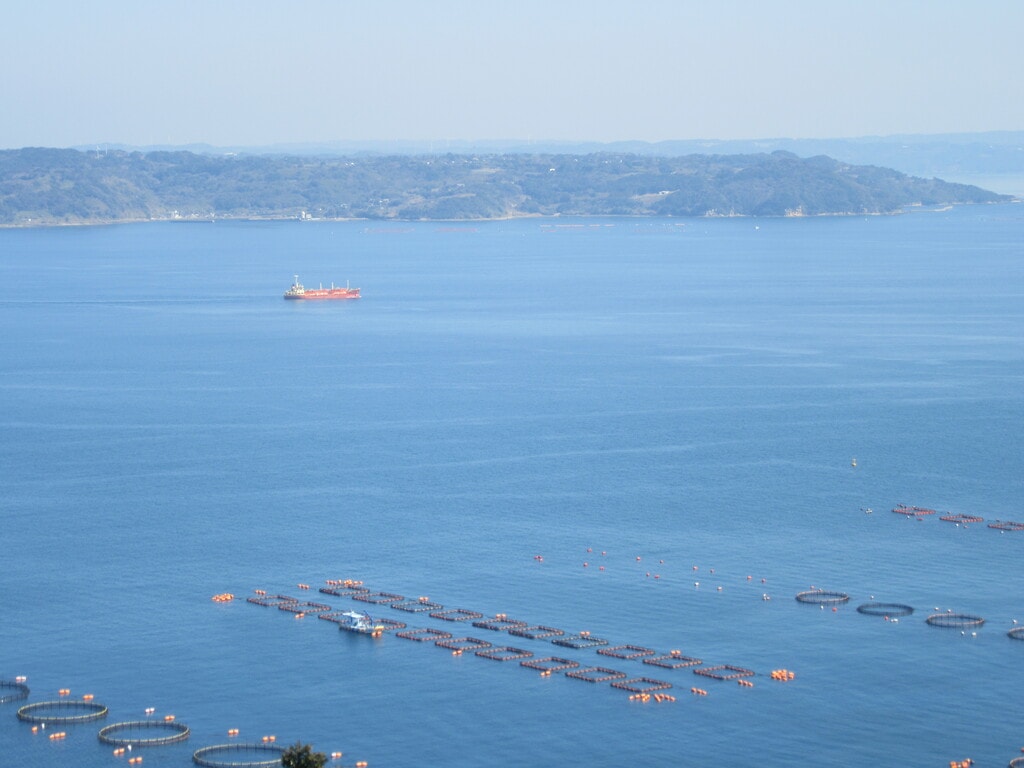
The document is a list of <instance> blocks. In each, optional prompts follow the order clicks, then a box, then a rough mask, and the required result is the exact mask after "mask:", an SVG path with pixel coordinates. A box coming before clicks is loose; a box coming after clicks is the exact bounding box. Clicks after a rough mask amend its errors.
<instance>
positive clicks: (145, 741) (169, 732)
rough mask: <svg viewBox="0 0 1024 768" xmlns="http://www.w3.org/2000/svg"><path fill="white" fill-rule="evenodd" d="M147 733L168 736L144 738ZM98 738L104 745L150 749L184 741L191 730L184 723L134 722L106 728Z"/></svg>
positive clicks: (115, 724)
mask: <svg viewBox="0 0 1024 768" xmlns="http://www.w3.org/2000/svg"><path fill="white" fill-rule="evenodd" d="M145 731H150V732H159V731H164V732H166V735H164V736H144V735H143V732H145ZM97 736H98V737H99V740H100V741H102V742H103V743H104V744H113V745H114V746H115V747H149V746H157V745H160V744H174V743H175V742H178V741H184V740H185V739H187V738H188V736H189V729H188V726H187V725H185V724H184V723H175V722H173V721H172V722H166V721H161V720H133V721H131V722H125V723H114V724H113V725H108V726H105V727H104V728H101V729H100V732H99V733H98V734H97Z"/></svg>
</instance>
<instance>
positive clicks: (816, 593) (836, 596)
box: [796, 589, 850, 605]
mask: <svg viewBox="0 0 1024 768" xmlns="http://www.w3.org/2000/svg"><path fill="white" fill-rule="evenodd" d="M796 599H797V602H800V603H813V604H814V605H835V604H838V603H845V602H847V601H849V599H850V596H849V595H848V594H846V593H845V592H830V591H829V590H827V589H809V590H807V591H806V592H798V593H797V595H796Z"/></svg>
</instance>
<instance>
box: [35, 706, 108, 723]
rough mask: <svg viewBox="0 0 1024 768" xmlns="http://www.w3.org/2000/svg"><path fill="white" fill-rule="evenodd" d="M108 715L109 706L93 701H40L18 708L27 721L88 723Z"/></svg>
mask: <svg viewBox="0 0 1024 768" xmlns="http://www.w3.org/2000/svg"><path fill="white" fill-rule="evenodd" d="M75 713H77V714H75ZM106 716H107V708H106V707H105V706H103V705H102V704H100V703H98V702H93V701H40V702H36V703H35V704H26V705H25V706H23V707H22V708H21V709H19V710H18V719H19V720H24V721H25V722H27V723H87V722H89V721H90V720H101V719H103V718H104V717H106Z"/></svg>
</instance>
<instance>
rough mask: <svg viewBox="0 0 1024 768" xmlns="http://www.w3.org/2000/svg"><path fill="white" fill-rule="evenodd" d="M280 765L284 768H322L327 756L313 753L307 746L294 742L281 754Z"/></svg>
mask: <svg viewBox="0 0 1024 768" xmlns="http://www.w3.org/2000/svg"><path fill="white" fill-rule="evenodd" d="M281 765H282V766H284V768H324V766H325V765H327V755H325V754H324V753H323V752H314V751H313V748H312V747H311V746H309V744H300V743H299V742H295V743H294V744H292V746H290V747H288V749H286V750H285V751H284V752H283V753H282V754H281Z"/></svg>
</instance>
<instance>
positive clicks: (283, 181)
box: [0, 148, 1008, 225]
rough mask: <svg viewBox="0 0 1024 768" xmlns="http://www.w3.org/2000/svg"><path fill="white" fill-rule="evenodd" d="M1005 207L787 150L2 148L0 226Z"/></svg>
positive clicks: (980, 194) (962, 189) (948, 187)
mask: <svg viewBox="0 0 1024 768" xmlns="http://www.w3.org/2000/svg"><path fill="white" fill-rule="evenodd" d="M1005 199H1008V198H1007V197H1006V196H1002V195H997V194H995V193H992V192H986V191H985V190H982V189H979V188H978V187H972V186H966V185H962V184H949V183H946V182H943V181H939V180H937V179H931V180H926V179H919V178H914V177H910V176H907V175H905V174H902V173H899V172H897V171H893V170H890V169H886V168H879V167H874V166H855V165H849V164H846V163H841V162H838V161H836V160H833V159H831V158H829V157H825V156H818V157H812V158H808V159H801V158H799V157H797V156H796V155H794V154H792V153H790V152H784V151H776V152H772V153H771V154H749V155H687V156H682V157H663V156H662V157H658V156H649V155H638V154H619V153H616V154H612V153H598V154H589V155H560V154H492V155H452V154H450V155H440V156H386V157H376V156H363V157H348V158H338V157H310V156H272V155H262V156H215V155H204V154H194V153H192V152H183V151H178V152H148V153H141V152H124V151H101V152H81V151H77V150H69V149H38V148H30V149H20V150H8V151H0V224H7V225H12V224H13V225H24V224H78V223H90V222H111V221H128V220H147V219H174V218H185V219H189V218H192V219H194V218H211V217H217V218H287V217H299V216H301V215H303V214H304V213H305V215H307V216H312V217H316V218H369V219H404V220H416V219H455V220H471V219H490V218H501V217H511V216H527V215H544V216H553V215H573V216H709V215H711V216H714V215H717V216H786V215H808V216H813V215H827V214H833V215H839V214H874V213H889V212H894V211H897V210H899V209H901V208H903V207H905V206H907V205H911V204H924V205H937V204H953V203H987V202H997V201H1000V200H1005Z"/></svg>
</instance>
